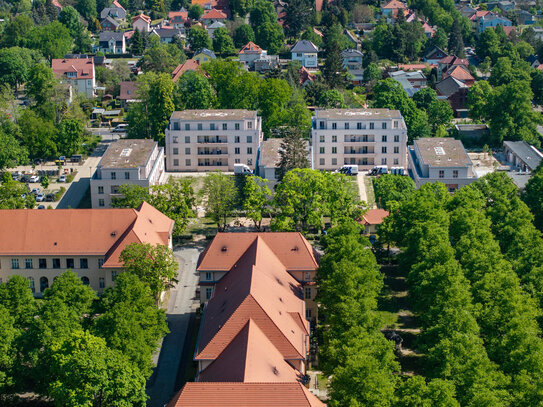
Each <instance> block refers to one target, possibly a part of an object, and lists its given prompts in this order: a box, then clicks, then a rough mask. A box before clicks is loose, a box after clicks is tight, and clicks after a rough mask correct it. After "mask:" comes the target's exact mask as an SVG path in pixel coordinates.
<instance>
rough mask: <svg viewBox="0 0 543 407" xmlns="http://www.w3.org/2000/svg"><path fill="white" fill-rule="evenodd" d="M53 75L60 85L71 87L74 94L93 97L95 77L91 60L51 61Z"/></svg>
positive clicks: (69, 59)
mask: <svg viewBox="0 0 543 407" xmlns="http://www.w3.org/2000/svg"><path fill="white" fill-rule="evenodd" d="M51 68H52V69H53V73H54V74H55V76H56V77H57V79H59V80H60V83H64V84H68V85H71V87H72V89H73V90H75V91H76V92H78V93H80V94H82V95H85V96H86V97H88V98H92V97H94V89H95V88H96V75H95V71H94V60H93V58H62V59H53V60H52V61H51Z"/></svg>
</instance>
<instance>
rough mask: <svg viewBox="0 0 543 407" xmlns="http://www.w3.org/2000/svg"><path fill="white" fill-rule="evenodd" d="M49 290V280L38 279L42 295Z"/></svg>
mask: <svg viewBox="0 0 543 407" xmlns="http://www.w3.org/2000/svg"><path fill="white" fill-rule="evenodd" d="M47 288H49V279H48V278H47V277H41V278H40V292H41V293H43V292H44V291H45V290H47Z"/></svg>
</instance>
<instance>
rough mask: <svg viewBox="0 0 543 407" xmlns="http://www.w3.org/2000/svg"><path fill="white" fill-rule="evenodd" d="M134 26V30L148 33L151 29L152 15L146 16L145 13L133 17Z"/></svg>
mask: <svg viewBox="0 0 543 407" xmlns="http://www.w3.org/2000/svg"><path fill="white" fill-rule="evenodd" d="M132 28H133V29H134V30H138V31H139V32H146V33H148V32H149V31H151V17H149V16H146V15H145V14H143V13H140V14H138V15H137V16H135V17H132Z"/></svg>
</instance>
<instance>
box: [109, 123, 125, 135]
mask: <svg viewBox="0 0 543 407" xmlns="http://www.w3.org/2000/svg"><path fill="white" fill-rule="evenodd" d="M127 131H128V124H119V125H118V126H117V127H115V128H114V129H113V130H112V131H111V132H112V133H126V132H127Z"/></svg>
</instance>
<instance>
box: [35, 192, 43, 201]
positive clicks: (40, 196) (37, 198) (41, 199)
mask: <svg viewBox="0 0 543 407" xmlns="http://www.w3.org/2000/svg"><path fill="white" fill-rule="evenodd" d="M43 201H45V194H38V195H36V202H43Z"/></svg>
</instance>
